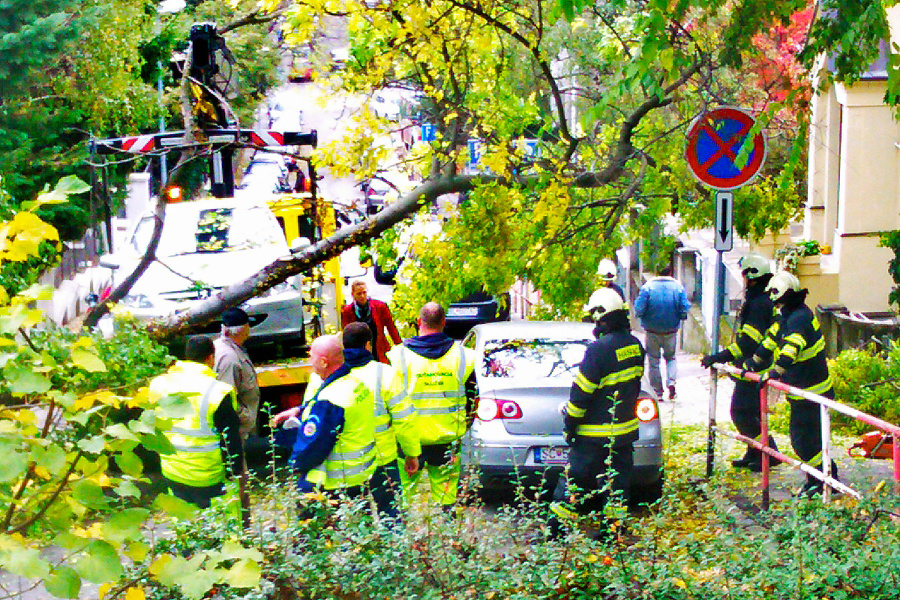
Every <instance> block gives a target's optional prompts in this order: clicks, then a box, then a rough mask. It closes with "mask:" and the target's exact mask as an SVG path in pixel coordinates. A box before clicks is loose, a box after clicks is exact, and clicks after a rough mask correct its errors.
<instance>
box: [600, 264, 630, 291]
mask: <svg viewBox="0 0 900 600" xmlns="http://www.w3.org/2000/svg"><path fill="white" fill-rule="evenodd" d="M617 272H618V269H617V268H616V263H614V262H613V261H611V260H610V259H608V258H604V259H603V260H601V261H600V264H598V265H597V276H598V277H599V278H600V285H601V287H608V288H610V289H613V290H615V291H616V293H617V294H619V296H621V297H622V300H624V299H625V292H623V291H622V288H621V287H619V285H618V284H617V283H616V275H617Z"/></svg>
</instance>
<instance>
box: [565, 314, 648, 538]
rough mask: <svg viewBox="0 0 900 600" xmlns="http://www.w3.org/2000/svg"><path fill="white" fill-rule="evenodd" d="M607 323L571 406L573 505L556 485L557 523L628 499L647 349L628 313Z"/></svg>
mask: <svg viewBox="0 0 900 600" xmlns="http://www.w3.org/2000/svg"><path fill="white" fill-rule="evenodd" d="M603 325H606V326H607V327H608V331H607V332H606V333H604V334H603V335H601V336H600V337H599V339H597V340H596V341H595V342H593V343H592V344H591V345H590V346H588V349H587V351H586V352H585V355H584V360H583V361H582V363H581V367H580V369H579V372H578V375H577V376H576V377H575V381H574V383H573V384H572V391H571V393H570V396H569V403H568V404H567V405H566V414H565V433H566V441H567V442H568V443H569V446H570V447H571V449H570V451H569V465H568V480H569V481H568V482H569V485H570V487H569V495H570V496H569V497H570V498H572V497H574V501H565V502H562V500H564V499H566V495H567V494H566V493H565V490H564V489H563V488H562V486H559V487H557V494H556V500H558V502H556V503H554V504H553V506H552V507H551V510H552V512H553V513H554V515H555V517H557V519H573V518H576V517H578V516H583V515H586V514H589V513H593V512H597V513H600V514H602V512H603V510H604V508H605V507H606V505H607V503H608V501H609V499H610V497H611V496H614V495H615V496H620V497H621V498H622V501H623V502H624V501H625V500H627V498H626V494H627V491H628V480H629V477H630V474H631V470H632V468H633V465H634V460H633V454H632V453H633V443H634V442H635V441H636V440H637V439H638V420H637V418H636V416H635V405H636V403H637V399H638V395H639V394H640V390H641V377H642V376H643V373H644V348H643V346H641V343H640V341H638V339H637V338H636V337H634V336H633V335H632V334H631V332H630V331H629V324H628V313H627V311H626V310H617V311H615V312H613V313H610V314H609V316H608V317H607V318H606V319H605V321H604V323H603ZM601 326H602V325H598V327H601ZM553 525H554V522H553V521H551V529H552V527H553Z"/></svg>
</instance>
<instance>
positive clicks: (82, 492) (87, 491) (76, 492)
mask: <svg viewBox="0 0 900 600" xmlns="http://www.w3.org/2000/svg"><path fill="white" fill-rule="evenodd" d="M72 497H73V498H75V500H77V501H78V502H80V503H82V504H84V505H85V506H87V507H88V508H105V507H106V505H107V504H108V503H109V499H108V498H107V497H106V496H105V495H104V493H103V488H102V487H100V486H99V485H97V484H96V483H94V482H93V481H88V480H87V479H82V480H81V481H77V482H75V484H74V485H72Z"/></svg>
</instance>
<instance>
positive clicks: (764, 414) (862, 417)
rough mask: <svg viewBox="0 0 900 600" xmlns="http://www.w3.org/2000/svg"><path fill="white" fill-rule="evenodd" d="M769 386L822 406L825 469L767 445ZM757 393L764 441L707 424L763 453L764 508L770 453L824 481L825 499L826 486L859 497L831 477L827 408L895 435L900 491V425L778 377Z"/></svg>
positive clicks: (753, 376)
mask: <svg viewBox="0 0 900 600" xmlns="http://www.w3.org/2000/svg"><path fill="white" fill-rule="evenodd" d="M713 369H717V370H719V371H724V372H726V373H730V374H732V375H734V376H736V377H739V378H741V379H744V380H747V381H754V382H759V378H760V376H759V374H758V373H752V372H748V371H744V370H743V369H738V368H737V367H734V366H732V365H726V364H721V363H716V364H714V365H713ZM768 387H772V388H775V389H778V390H781V391H783V392H786V393H788V394H790V395H792V396H797V397H800V398H804V399H806V400H811V401H812V402H815V403H817V404H819V405H820V406H821V407H822V413H823V417H824V418H823V423H824V424H825V426H824V427H823V430H825V431H823V435H822V449H823V453H822V456H823V460H822V467H823V469H825V471H820V470H819V469H815V468H813V467H811V466H809V465H807V464H806V463H804V462H802V461H798V460H795V459H792V458H789V457H787V456H785V455H784V454H781V453H780V452H778V451H776V450H773V449H771V448H769V447H768V446H767V445H766V444H767V443H768V440H769V431H768V428H769V423H768V407H767V402H766V389H767V388H768ZM759 392H760V393H759V410H760V417H761V423H760V425H761V429H762V433H761V436H760V437H761V439H762V440H763V443H760V442H757V441H756V440H753V439H750V438H748V437H746V436H744V435H741V434H735V433H732V432H730V431H726V430H723V429H720V428H719V427H717V426H716V425H715V421H714V420H713V419H711V420H710V427H711V428H715V429H716V430H718V431H720V432H721V433H723V434H725V435H727V436H729V437H732V438H735V439H738V440H741V441H742V442H744V443H746V444H748V445H750V446H753V447H754V448H757V449H759V450H761V451H762V456H763V476H762V487H763V508H768V505H769V466H770V465H769V458H770V457H772V456H774V457H775V458H777V459H779V460H781V461H782V462H785V463H787V464H790V465H793V466H794V467H797V468H799V469H800V470H801V471H803V472H805V473H808V474H810V475H812V476H813V477H815V478H817V479H819V480H821V481H823V482H824V483H825V484H826V488H825V489H826V499H827V493H828V492H827V491H828V488H829V487H831V488H835V489H837V490H840V491H841V492H843V493H845V494H850V495H852V496H854V497H857V498H860V497H862V495H861V494H860V493H859V492H857V491H856V490H854V489H852V488H850V487H848V486H846V485H844V484H843V483H841V482H840V481H838V480H836V479H834V478H833V477H831V475H830V471H831V460H830V456H829V455H830V453H829V452H828V451H827V448H828V442H829V440H830V438H831V428H830V419H829V418H828V412H827V411H828V410H834V411H837V412H839V413H841V414H844V415H847V416H848V417H851V418H853V419H856V420H858V421H862V422H863V423H866V424H868V425H871V426H872V427H875V428H876V429H879V430H881V431H884V432H886V433H890V434H891V435H892V436H894V444H893V448H894V466H893V478H894V486H895V489H897V491H898V492H900V426H897V425H894V424H893V423H888V422H887V421H884V420H882V419H879V418H878V417H873V416H872V415H870V414H867V413H864V412H862V411H860V410H857V409H855V408H851V407H849V406H846V405H844V404H841V403H840V402H836V401H834V400H832V399H831V398H826V397H824V396H820V395H818V394H813V393H811V392H807V391H806V390H802V389H800V388H796V387H793V386H790V385H787V384H785V383H783V382H781V381H777V380H770V381H767V382H766V385H765V386H764V387H762V388H760V391H759ZM826 433H827V435H826Z"/></svg>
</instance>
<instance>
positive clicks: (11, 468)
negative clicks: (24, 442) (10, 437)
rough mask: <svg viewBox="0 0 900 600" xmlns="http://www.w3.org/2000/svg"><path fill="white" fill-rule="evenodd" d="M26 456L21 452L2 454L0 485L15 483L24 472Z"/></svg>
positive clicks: (26, 461) (26, 463) (26, 464)
mask: <svg viewBox="0 0 900 600" xmlns="http://www.w3.org/2000/svg"><path fill="white" fill-rule="evenodd" d="M27 466H28V456H27V455H25V454H23V453H22V452H15V451H13V452H9V451H7V452H4V453H3V460H0V483H6V482H9V481H15V480H16V479H18V478H19V477H21V476H22V474H23V473H24V472H25V467H27Z"/></svg>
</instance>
